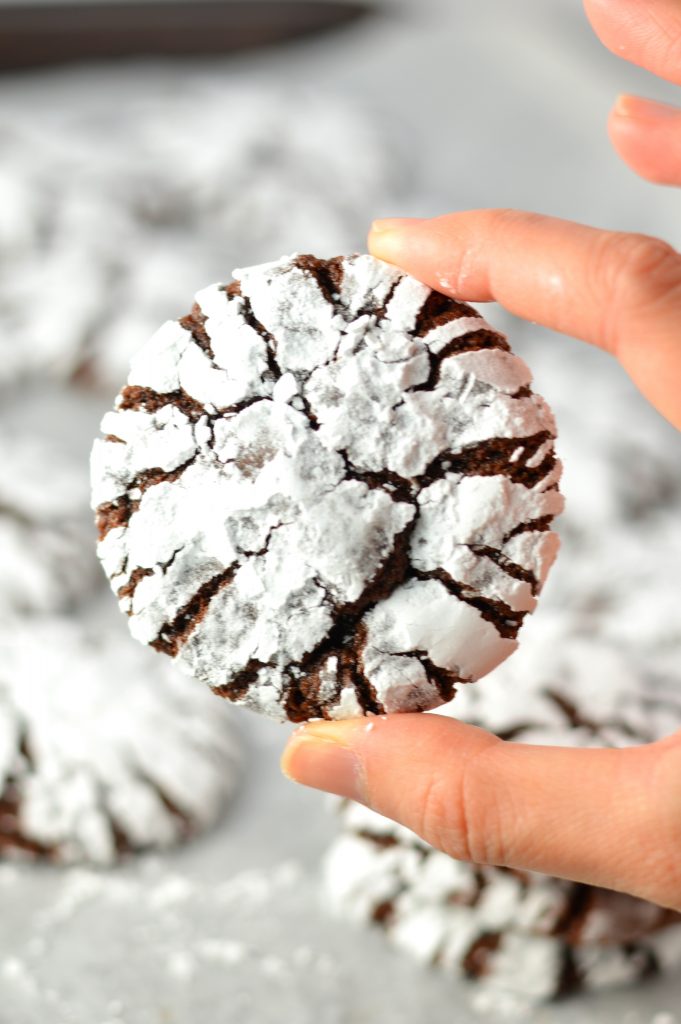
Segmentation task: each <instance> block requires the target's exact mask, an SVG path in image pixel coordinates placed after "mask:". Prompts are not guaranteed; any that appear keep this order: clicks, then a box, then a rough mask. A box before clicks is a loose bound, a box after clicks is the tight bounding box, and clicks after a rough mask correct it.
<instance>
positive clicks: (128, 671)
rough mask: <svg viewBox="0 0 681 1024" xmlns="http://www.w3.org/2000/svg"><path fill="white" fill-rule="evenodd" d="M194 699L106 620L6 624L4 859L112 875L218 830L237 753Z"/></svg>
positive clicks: (0, 845)
mask: <svg viewBox="0 0 681 1024" xmlns="http://www.w3.org/2000/svg"><path fill="white" fill-rule="evenodd" d="M197 685H198V684H195V683H193V682H192V681H190V680H187V679H185V678H184V677H182V676H178V675H177V673H176V672H175V671H174V670H173V668H172V666H170V665H169V664H168V663H167V662H164V661H161V660H160V659H158V658H155V657H154V656H153V655H151V654H149V653H148V652H144V651H143V650H141V649H139V648H137V647H136V646H135V645H133V646H132V647H131V645H130V643H129V642H128V641H127V640H126V635H125V631H123V633H121V631H120V626H119V623H118V622H117V621H114V622H113V623H111V622H108V620H107V618H106V616H99V617H97V618H96V619H95V620H94V621H92V622H90V623H85V622H82V621H81V622H80V623H78V622H75V621H74V620H71V619H68V618H66V617H63V618H57V617H52V618H41V619H33V620H31V621H30V622H29V621H24V620H16V621H11V622H9V623H4V624H3V626H2V629H1V630H0V849H2V851H3V852H4V853H5V854H7V855H11V854H13V853H14V854H16V855H17V856H20V855H22V854H23V855H28V856H46V857H50V858H53V859H55V860H58V861H62V862H69V861H80V860H84V861H92V862H94V863H98V864H110V863H111V862H112V861H113V860H115V859H116V858H117V857H118V856H119V855H121V854H123V853H125V852H127V851H133V850H142V849H147V848H150V847H156V846H158V847H165V846H168V845H170V844H173V843H176V842H178V841H180V840H181V839H183V838H185V837H186V836H187V835H189V834H191V833H193V832H195V831H198V830H200V829H202V828H206V827H208V826H209V825H211V824H213V823H214V822H215V821H216V820H217V818H218V817H219V815H220V813H221V811H222V809H223V807H224V804H225V802H226V800H227V798H228V797H229V796H230V795H231V793H232V790H233V788H234V784H235V779H236V745H235V740H234V737H233V733H232V729H231V725H230V722H229V721H228V715H227V714H226V711H227V709H226V708H223V707H221V706H220V705H219V704H218V705H217V706H216V702H214V701H212V700H211V699H210V697H209V696H208V695H207V694H206V693H204V692H203V691H202V690H201V689H200V688H199V690H198V692H197V690H196V686H197ZM85 877H88V876H85ZM171 898H172V894H169V893H167V892H166V899H167V900H171ZM175 898H177V894H175Z"/></svg>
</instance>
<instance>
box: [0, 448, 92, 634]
mask: <svg viewBox="0 0 681 1024" xmlns="http://www.w3.org/2000/svg"><path fill="white" fill-rule="evenodd" d="M91 533H92V526H91V524H90V522H89V516H88V487H87V478H86V476H85V475H84V474H83V471H82V466H81V465H80V463H79V462H78V461H77V460H76V459H75V458H72V457H71V455H70V454H67V453H65V452H64V450H63V449H62V448H61V447H58V446H55V445H53V444H51V443H50V442H49V441H48V440H46V439H44V438H39V437H38V436H31V435H30V434H28V435H26V436H7V432H6V436H5V444H4V445H3V451H2V459H1V460H0V566H1V567H2V568H1V572H0V617H2V618H4V617H6V616H7V615H9V614H13V613H17V612H20V613H23V612H54V611H63V610H66V609H68V608H70V607H71V606H72V605H73V603H74V602H75V601H76V600H77V599H78V598H79V597H80V595H81V594H82V592H83V589H84V588H86V587H87V586H88V584H89V585H90V586H92V587H94V586H95V585H96V583H97V582H98V573H97V562H96V559H94V558H93V557H92V553H91V548H90V545H89V544H88V543H87V537H88V536H89V535H90V534H91Z"/></svg>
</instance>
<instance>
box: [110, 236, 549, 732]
mask: <svg viewBox="0 0 681 1024" xmlns="http://www.w3.org/2000/svg"><path fill="white" fill-rule="evenodd" d="M234 276H235V279H236V280H235V281H234V282H233V283H232V284H229V285H219V284H217V285H213V286H211V287H209V288H206V289H204V290H203V291H201V292H199V293H198V295H197V296H196V305H195V306H194V308H193V311H192V313H191V314H190V315H189V316H187V317H185V318H184V319H182V320H180V321H179V322H169V323H166V324H165V325H164V326H163V327H162V328H161V329H160V330H159V331H158V332H157V334H156V335H154V337H153V338H152V339H151V340H150V341H149V342H148V343H147V345H146V346H145V347H144V348H142V350H141V351H140V352H139V353H138V354H137V356H136V357H135V358H134V360H133V363H132V369H131V373H130V376H129V378H128V385H127V387H125V388H124V389H123V391H122V392H121V394H120V396H119V397H118V400H117V402H116V408H115V411H114V412H111V413H108V414H107V415H106V416H105V417H104V420H103V422H102V431H103V434H104V438H103V439H102V440H97V441H95V445H94V449H93V454H92V480H93V506H94V507H95V509H96V512H97V521H98V526H99V532H100V542H99V555H100V558H101V560H102V563H103V565H104V568H105V571H106V573H107V575H108V576H109V578H110V580H111V585H112V587H113V589H114V591H115V593H116V594H117V595H118V598H119V601H120V605H121V608H122V609H123V611H124V612H126V614H127V615H128V616H129V619H130V628H131V631H132V633H133V635H134V636H135V637H137V639H139V640H141V641H143V642H144V643H148V644H150V645H151V646H152V647H154V648H156V649H157V650H159V651H163V652H165V653H166V654H169V655H171V656H172V657H174V658H176V659H177V660H178V661H179V662H180V663H182V664H183V665H184V666H185V667H186V669H187V670H188V671H189V672H190V673H192V674H193V675H196V676H198V677H199V678H200V679H203V680H204V681H205V682H207V683H209V684H210V686H211V687H213V688H214V690H215V691H216V692H217V693H219V694H221V695H223V696H226V697H228V698H230V699H231V700H233V701H235V702H237V703H242V704H246V705H247V706H249V707H251V708H253V709H255V710H258V711H261V712H264V713H266V714H268V715H271V716H273V717H275V718H279V719H285V718H289V719H291V720H293V721H301V720H305V719H308V718H313V717H326V718H341V717H349V716H352V715H358V714H367V713H382V712H393V711H415V710H425V709H428V708H432V707H435V706H437V705H439V704H442V703H443V702H445V701H448V700H450V699H451V697H452V696H453V694H454V689H455V686H456V684H457V683H459V682H470V681H473V680H475V679H477V678H479V677H480V676H482V675H484V674H485V673H487V672H489V671H490V670H491V669H492V668H493V667H494V666H495V665H497V664H498V663H499V662H500V661H502V660H503V659H504V658H505V657H507V656H508V655H509V654H511V653H512V651H513V650H515V648H516V645H517V641H516V635H517V633H518V629H519V628H520V625H521V623H522V621H523V618H524V616H525V615H526V614H527V613H528V612H530V611H532V610H533V608H534V607H535V604H536V600H537V595H538V593H539V591H540V589H541V586H542V584H543V582H544V580H545V578H546V574H547V572H548V570H549V567H550V565H551V563H552V561H553V559H554V557H555V554H556V550H557V545H558V541H557V538H556V536H555V535H554V534H553V533H552V532H551V530H550V528H549V527H550V523H551V520H552V519H553V517H554V516H555V515H556V514H557V513H558V512H560V511H561V508H562V498H561V496H560V494H559V493H558V480H559V476H560V464H559V463H558V462H557V460H556V458H555V454H554V449H553V442H554V438H555V424H554V420H553V416H552V414H551V412H550V410H549V409H548V407H547V405H546V403H545V402H544V401H543V399H541V398H540V397H539V396H538V395H536V394H534V393H533V391H532V390H531V386H530V385H531V375H530V372H529V370H528V368H527V367H526V366H525V364H524V363H523V362H522V360H520V359H518V358H517V357H516V356H515V355H513V354H512V353H511V352H510V351H509V346H508V344H507V342H506V340H505V338H504V337H503V336H502V335H500V334H499V333H497V332H496V331H494V330H493V329H492V328H491V327H490V326H489V324H487V323H486V322H485V320H483V319H482V317H480V316H479V315H478V314H477V313H476V312H475V311H474V310H473V309H471V308H470V307H468V306H465V305H463V304H461V303H459V302H455V301H454V300H452V299H448V298H446V297H444V296H442V295H440V294H439V293H437V292H433V291H431V289H430V288H428V287H427V286H425V285H423V284H421V283H420V282H418V281H416V280H415V279H413V278H411V277H409V276H408V275H405V274H403V273H402V272H400V271H399V270H397V269H396V268H394V267H391V266H389V265H388V264H385V263H382V262H380V261H378V260H375V259H373V258H372V257H371V256H353V257H347V258H340V257H339V258H336V259H332V260H319V259H316V258H315V257H312V256H291V257H286V258H284V259H281V260H279V261H277V262H275V263H269V264H264V265H262V266H257V267H252V268H249V269H246V270H237V271H235V275H234Z"/></svg>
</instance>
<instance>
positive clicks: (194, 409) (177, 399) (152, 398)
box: [116, 384, 206, 423]
mask: <svg viewBox="0 0 681 1024" xmlns="http://www.w3.org/2000/svg"><path fill="white" fill-rule="evenodd" d="M167 405H174V406H175V408H176V409H179V411H180V412H182V413H184V415H185V416H186V417H187V419H188V420H190V421H191V422H192V423H197V422H198V421H199V420H200V419H201V418H202V417H203V416H205V415H206V410H205V409H204V407H203V406H202V405H201V403H200V402H197V401H196V399H195V398H192V397H191V395H188V394H187V392H186V391H185V390H184V389H183V388H177V389H176V390H175V391H166V392H159V391H154V389H153V388H148V387H141V386H140V385H138V384H128V385H126V387H124V388H123V390H122V391H121V393H120V396H119V399H118V402H117V403H116V411H117V412H125V411H127V410H131V411H133V412H138V411H139V410H140V409H141V410H143V411H144V412H146V413H154V412H158V411H159V409H163V408H164V407H165V406H167Z"/></svg>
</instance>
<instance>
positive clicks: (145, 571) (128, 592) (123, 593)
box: [116, 547, 184, 615]
mask: <svg viewBox="0 0 681 1024" xmlns="http://www.w3.org/2000/svg"><path fill="white" fill-rule="evenodd" d="M181 551H184V547H179V548H176V549H175V551H173V553H172V555H171V556H170V558H169V559H168V560H167V561H166V562H159V563H158V565H157V566H151V567H144V568H143V567H142V566H138V567H137V568H136V569H133V571H132V572H131V573H130V578H129V579H128V582H127V583H125V584H123V586H122V587H119V589H118V590H117V591H116V596H117V597H118V599H119V601H122V600H127V599H129V600H130V601H132V599H133V597H134V596H135V591H136V590H137V587H138V586H139V584H140V583H141V582H142V580H143V579H146V578H147V577H148V576H153V575H154V573H155V572H156V571H157V569H160V570H161V572H162V573H163V574H164V575H165V573H167V571H168V569H169V568H170V567H171V565H172V564H173V562H174V561H175V559H176V558H177V556H178V555H179V554H180V552H181ZM127 614H128V615H131V614H132V611H128V612H127Z"/></svg>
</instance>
